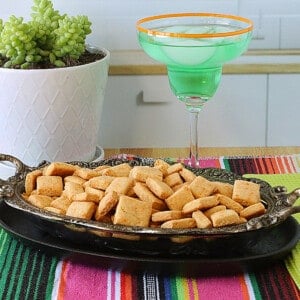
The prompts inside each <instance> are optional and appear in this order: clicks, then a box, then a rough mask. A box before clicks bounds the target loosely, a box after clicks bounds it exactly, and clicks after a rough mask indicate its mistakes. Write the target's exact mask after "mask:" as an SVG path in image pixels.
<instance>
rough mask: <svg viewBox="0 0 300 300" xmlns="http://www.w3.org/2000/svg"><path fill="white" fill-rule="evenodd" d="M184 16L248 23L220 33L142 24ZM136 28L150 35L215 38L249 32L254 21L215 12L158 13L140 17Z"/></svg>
mask: <svg viewBox="0 0 300 300" xmlns="http://www.w3.org/2000/svg"><path fill="white" fill-rule="evenodd" d="M182 17H213V18H223V19H232V20H237V21H240V22H243V23H245V24H247V27H246V28H243V29H240V30H236V31H231V32H220V33H177V32H162V31H158V30H151V29H147V28H145V27H143V26H141V24H143V23H145V22H149V21H150V22H151V21H154V20H159V19H166V18H182ZM136 28H137V30H138V31H141V32H145V33H147V34H149V35H154V36H156V35H159V36H169V37H177V38H214V37H227V36H234V35H239V34H244V33H247V32H250V31H252V29H253V22H252V21H251V20H249V19H246V18H243V17H240V16H233V15H226V14H213V13H175V14H163V15H156V16H151V17H146V18H143V19H140V20H138V21H137V23H136Z"/></svg>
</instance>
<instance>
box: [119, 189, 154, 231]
mask: <svg viewBox="0 0 300 300" xmlns="http://www.w3.org/2000/svg"><path fill="white" fill-rule="evenodd" d="M151 212H152V205H151V203H148V202H145V201H141V200H138V199H136V198H132V197H128V196H125V195H120V197H119V202H118V205H117V207H116V212H115V216H114V220H113V223H114V224H121V225H128V226H142V227H148V226H149V222H150V218H151Z"/></svg>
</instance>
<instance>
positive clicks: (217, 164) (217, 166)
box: [215, 159, 221, 169]
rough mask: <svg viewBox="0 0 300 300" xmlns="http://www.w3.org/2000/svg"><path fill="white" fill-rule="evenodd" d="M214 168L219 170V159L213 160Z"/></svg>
mask: <svg viewBox="0 0 300 300" xmlns="http://www.w3.org/2000/svg"><path fill="white" fill-rule="evenodd" d="M215 167H216V168H219V169H220V168H221V164H220V160H219V159H215Z"/></svg>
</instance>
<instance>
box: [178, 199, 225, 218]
mask: <svg viewBox="0 0 300 300" xmlns="http://www.w3.org/2000/svg"><path fill="white" fill-rule="evenodd" d="M218 204H219V201H218V198H217V196H208V197H202V198H198V199H195V200H192V201H189V202H188V203H186V204H185V205H184V206H183V208H182V212H183V213H184V214H187V213H192V212H194V211H196V210H206V209H208V208H211V207H214V206H216V205H218Z"/></svg>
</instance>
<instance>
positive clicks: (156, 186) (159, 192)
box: [146, 177, 173, 199]
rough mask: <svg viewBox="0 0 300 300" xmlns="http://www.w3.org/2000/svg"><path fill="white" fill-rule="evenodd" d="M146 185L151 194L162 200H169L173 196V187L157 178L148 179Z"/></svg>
mask: <svg viewBox="0 0 300 300" xmlns="http://www.w3.org/2000/svg"><path fill="white" fill-rule="evenodd" d="M146 185H147V186H148V188H149V189H150V190H151V192H152V193H153V194H154V195H156V196H157V197H158V198H160V199H167V198H168V197H169V196H171V195H172V194H173V190H172V189H171V187H170V186H169V185H167V184H166V183H165V182H163V181H160V180H159V179H157V178H151V177H148V178H147V180H146Z"/></svg>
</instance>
